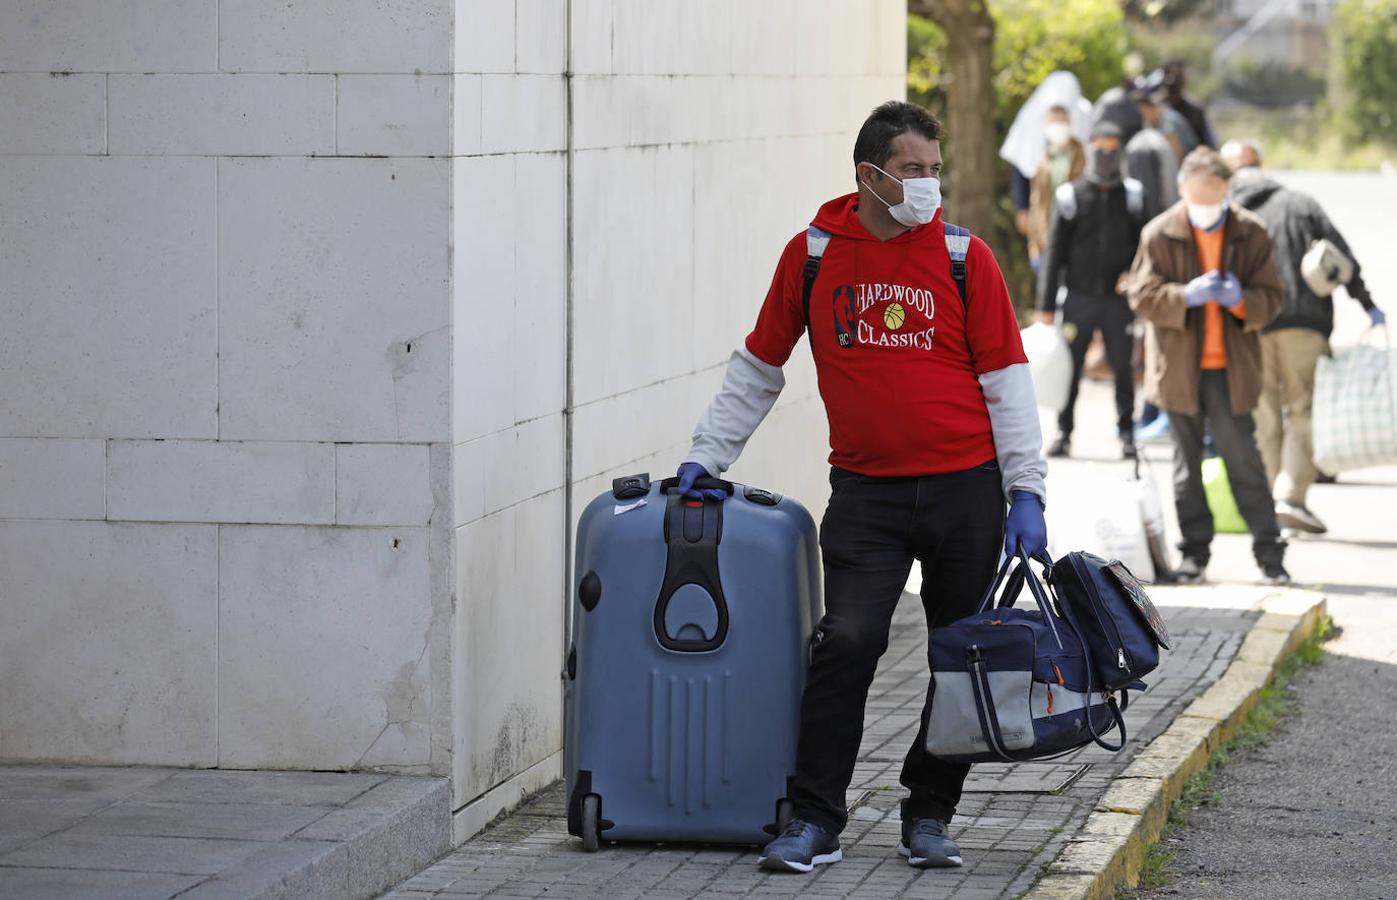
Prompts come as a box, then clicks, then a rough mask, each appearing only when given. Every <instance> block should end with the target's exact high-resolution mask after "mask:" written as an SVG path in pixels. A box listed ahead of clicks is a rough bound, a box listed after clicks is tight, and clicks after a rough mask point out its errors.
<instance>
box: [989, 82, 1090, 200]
mask: <svg viewBox="0 0 1397 900" xmlns="http://www.w3.org/2000/svg"><path fill="white" fill-rule="evenodd" d="M1054 106H1065V107H1066V108H1067V111H1068V113H1069V114H1070V115H1071V117H1072V131H1073V133H1074V134H1075V135H1076V136H1077V139H1078V140H1080V141H1082V142H1083V143H1085V142H1086V141H1087V140H1088V139H1089V138H1090V137H1091V103H1090V102H1089V101H1088V100H1087V99H1086V98H1085V97H1083V96H1082V85H1081V82H1079V81H1077V76H1076V75H1073V74H1072V73H1071V72H1061V71H1059V72H1051V73H1049V74H1048V77H1046V78H1044V79H1043V83H1042V84H1040V85H1038V87H1037V88H1036V89H1035V90H1034V91H1033V94H1032V95H1031V96H1030V97H1029V98H1028V100H1027V101H1026V102H1025V103H1024V105H1023V106H1022V107H1020V108H1019V113H1018V115H1016V116H1014V124H1012V125H1010V126H1009V134H1008V136H1006V137H1005V138H1004V146H1003V147H1000V148H999V155H1000V157H1002V158H1003V159H1005V160H1007V161H1008V162H1009V163H1010V164H1011V165H1012V166H1013V167H1014V168H1016V169H1018V170H1019V173H1020V174H1022V175H1023V177H1025V178H1032V177H1033V176H1034V175H1036V174H1038V166H1039V165H1040V164H1041V163H1042V162H1043V155H1044V153H1045V152H1046V150H1047V142H1046V138H1045V137H1044V135H1043V120H1044V118H1046V117H1047V115H1048V110H1050V109H1052V108H1053V107H1054Z"/></svg>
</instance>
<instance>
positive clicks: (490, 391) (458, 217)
mask: <svg viewBox="0 0 1397 900" xmlns="http://www.w3.org/2000/svg"><path fill="white" fill-rule="evenodd" d="M514 169H515V157H514V156H512V155H506V156H483V157H477V158H472V159H457V160H454V161H453V164H452V172H451V180H452V185H451V192H452V197H453V204H452V215H453V217H454V219H453V224H452V247H453V252H454V254H455V260H454V264H453V266H452V271H453V272H454V273H455V278H454V280H453V284H452V288H451V303H452V322H453V323H454V325H455V339H454V341H453V342H452V353H453V355H454V360H455V365H454V366H453V367H452V378H453V379H454V384H453V385H452V391H451V396H452V412H451V432H452V441H453V442H454V443H458V444H459V443H463V442H465V441H469V440H473V439H475V438H478V437H481V436H483V435H486V434H493V433H494V432H497V431H501V430H503V429H505V428H508V427H510V426H511V425H513V424H514V422H515V418H514V397H513V393H514V392H513V384H514V374H513V372H514V360H513V356H512V350H513V346H514V340H513V329H514V322H515V309H514V303H515V294H514V279H515V266H516V257H515V254H516V250H517V242H516V233H517V232H516V229H517V227H518V226H517V224H516V223H517V216H518V209H517V206H518V201H517V199H516V196H515V180H514Z"/></svg>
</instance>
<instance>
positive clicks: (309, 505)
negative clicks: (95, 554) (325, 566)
mask: <svg viewBox="0 0 1397 900" xmlns="http://www.w3.org/2000/svg"><path fill="white" fill-rule="evenodd" d="M334 473H335V448H334V446H333V445H331V444H301V443H270V442H266V443H262V442H242V441H112V442H110V444H109V446H108V450H107V503H108V512H107V516H108V518H111V519H125V520H128V521H143V522H270V523H284V524H325V525H329V524H331V523H332V522H334V521H335V474H334Z"/></svg>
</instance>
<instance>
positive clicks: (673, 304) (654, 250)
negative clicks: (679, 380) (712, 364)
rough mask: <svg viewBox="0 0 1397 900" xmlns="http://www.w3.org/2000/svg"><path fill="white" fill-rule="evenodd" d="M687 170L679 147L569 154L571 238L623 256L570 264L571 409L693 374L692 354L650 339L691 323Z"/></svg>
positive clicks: (594, 256)
mask: <svg viewBox="0 0 1397 900" xmlns="http://www.w3.org/2000/svg"><path fill="white" fill-rule="evenodd" d="M692 169H693V154H692V150H691V149H690V148H688V147H683V146H674V147H640V148H626V149H618V150H595V151H586V152H580V153H577V154H576V155H575V159H574V161H573V186H574V212H573V223H574V224H573V229H574V233H575V234H583V235H588V234H592V235H599V236H600V235H604V236H605V239H604V241H605V243H604V246H606V247H625V248H626V252H625V253H607V252H581V253H577V254H576V255H575V257H574V260H573V262H574V268H573V309H574V312H573V323H574V336H573V348H574V355H573V367H574V383H573V399H574V403H575V404H578V405H580V404H583V403H587V402H590V401H593V400H599V399H601V398H604V397H610V396H613V395H616V394H619V393H622V392H624V391H626V390H629V389H633V388H638V387H641V386H642V385H650V384H654V383H656V382H659V381H662V380H664V379H667V378H673V377H674V376H675V375H676V374H679V373H687V372H691V371H693V359H692V356H693V350H692V347H691V346H689V345H687V344H675V343H674V342H672V341H668V340H662V339H659V338H658V337H657V336H659V335H668V334H681V333H686V332H687V331H688V330H689V329H691V328H692V325H693V322H694V321H695V319H694V307H693V300H694V298H693V257H692V255H691V254H689V253H686V252H684V249H683V248H688V247H692V246H693V194H694V185H693V184H692V183H691V180H690V178H688V177H685V176H684V174H683V173H685V172H690V171H692ZM676 173H677V175H676ZM618 184H626V185H628V189H627V190H626V191H618V190H617V189H616V185H618Z"/></svg>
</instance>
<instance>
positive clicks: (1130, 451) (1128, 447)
mask: <svg viewBox="0 0 1397 900" xmlns="http://www.w3.org/2000/svg"><path fill="white" fill-rule="evenodd" d="M1139 455H1140V453H1139V451H1138V450H1136V449H1135V438H1133V437H1131V436H1130V435H1128V434H1125V435H1121V459H1134V458H1135V457H1137V456H1139Z"/></svg>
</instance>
